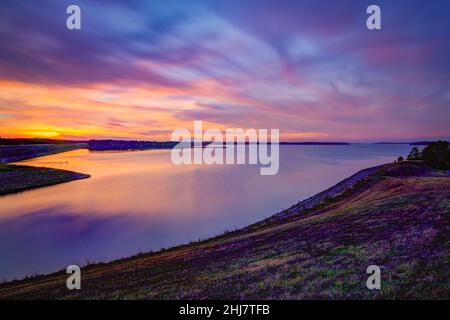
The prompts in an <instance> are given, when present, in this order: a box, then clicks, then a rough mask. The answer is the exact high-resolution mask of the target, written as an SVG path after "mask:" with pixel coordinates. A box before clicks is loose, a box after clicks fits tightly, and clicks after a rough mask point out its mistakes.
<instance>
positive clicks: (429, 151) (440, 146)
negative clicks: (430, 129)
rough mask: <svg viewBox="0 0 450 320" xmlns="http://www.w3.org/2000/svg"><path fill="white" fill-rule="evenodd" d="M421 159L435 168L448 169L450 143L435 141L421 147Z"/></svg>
mask: <svg viewBox="0 0 450 320" xmlns="http://www.w3.org/2000/svg"><path fill="white" fill-rule="evenodd" d="M422 156H423V160H424V162H425V163H426V164H428V165H429V166H430V167H433V168H435V169H441V170H447V169H450V145H449V143H448V142H447V141H441V140H439V141H436V142H433V143H431V144H429V145H428V146H426V147H425V149H423V152H422Z"/></svg>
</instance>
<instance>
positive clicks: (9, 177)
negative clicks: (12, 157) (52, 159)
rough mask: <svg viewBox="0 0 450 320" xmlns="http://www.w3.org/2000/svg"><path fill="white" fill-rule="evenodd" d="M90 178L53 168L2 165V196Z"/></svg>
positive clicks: (0, 190)
mask: <svg viewBox="0 0 450 320" xmlns="http://www.w3.org/2000/svg"><path fill="white" fill-rule="evenodd" d="M84 178H89V175H86V174H82V173H77V172H72V171H67V170H60V169H51V168H37V167H30V166H19V165H10V164H0V195H5V194H10V193H15V192H20V191H25V190H29V189H34V188H39V187H44V186H50V185H54V184H58V183H62V182H67V181H72V180H77V179H84Z"/></svg>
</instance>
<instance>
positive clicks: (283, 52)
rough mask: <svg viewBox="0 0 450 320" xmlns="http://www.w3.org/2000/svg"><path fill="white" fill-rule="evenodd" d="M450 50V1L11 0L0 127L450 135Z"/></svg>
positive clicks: (5, 12) (3, 23)
mask: <svg viewBox="0 0 450 320" xmlns="http://www.w3.org/2000/svg"><path fill="white" fill-rule="evenodd" d="M70 4H76V5H78V6H79V7H80V8H81V30H68V29H67V27H66V19H67V17H68V15H67V14H66V8H67V6H68V5H70ZM370 4H377V5H378V6H380V8H381V26H382V29H381V30H368V29H367V27H366V19H367V17H368V16H369V15H368V14H367V13H366V8H367V7H368V6H369V5H370ZM449 57H450V2H449V1H446V0H436V1H415V0H410V1H392V0H391V1H379V0H371V1H365V0H355V1H331V0H329V1H322V0H314V1H301V0H298V1H289V0H282V1H280V0H273V1H264V0H245V1H244V0H225V1H215V0H208V1H206V0H205V1H190V0H183V1H171V0H164V1H162V0H160V1H151V0H150V1H149V0H145V1H144V0H142V1H123V0H122V1H111V0H108V1H104V0H96V1H93V0H92V1H80V0H71V1H65V0H58V1H48V0H40V1H24V0H3V1H1V2H0V135H1V136H2V137H44V138H64V139H79V140H84V139H103V138H114V139H137V140H170V135H171V133H172V131H173V130H174V129H177V128H187V129H189V130H193V121H194V120H202V121H203V123H204V127H205V129H206V128H218V129H221V130H224V129H225V128H256V129H259V128H266V129H279V130H280V135H281V137H280V139H281V140H284V141H411V140H412V141H415V140H424V139H426V140H429V139H438V138H444V139H448V138H449V137H450V125H449V123H450V110H449V107H450V58H449Z"/></svg>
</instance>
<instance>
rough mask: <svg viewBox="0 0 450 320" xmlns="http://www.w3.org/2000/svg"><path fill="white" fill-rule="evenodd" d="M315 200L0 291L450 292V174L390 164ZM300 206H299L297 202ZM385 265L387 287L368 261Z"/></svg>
mask: <svg viewBox="0 0 450 320" xmlns="http://www.w3.org/2000/svg"><path fill="white" fill-rule="evenodd" d="M330 194H331V195H330V196H327V197H326V198H324V199H322V201H320V202H318V203H315V204H314V206H312V207H305V206H302V205H297V206H293V207H292V208H290V209H288V211H286V212H283V213H280V214H278V215H276V216H274V217H273V218H271V219H267V220H265V221H262V222H260V223H258V224H255V225H252V226H249V227H247V228H244V229H241V230H238V231H236V232H232V233H228V234H225V235H223V236H220V237H216V238H214V239H209V240H207V241H203V242H199V243H193V244H189V245H185V246H180V247H176V248H173V249H170V250H165V251H161V252H157V253H148V254H143V255H139V256H136V257H132V258H129V259H123V260H119V261H115V262H112V263H108V264H99V265H92V266H88V267H86V268H83V271H82V272H83V274H82V289H81V290H79V291H69V290H67V289H66V287H65V279H66V276H67V275H66V274H64V273H63V272H59V273H55V274H52V275H49V276H42V277H38V278H32V279H27V280H24V281H19V282H12V283H6V284H3V285H1V286H0V298H52V299H53V298H58V299H60V298H61V299H74V298H75V299H79V298H82V299H93V298H100V299H105V298H108V299H130V298H138V299H169V298H171V299H193V298H195V299H204V298H210V299H211V298H219V299H221V298H231V299H255V298H256V299H261V298H262V299H305V298H308V299H310V298H321V299H322V298H326V299H328V298H331V299H349V298H354V299H372V298H381V299H393V298H397V299H399V298H400V299H412V298H426V299H429V298H437V299H442V298H445V299H450V286H449V284H450V276H449V273H448V270H449V267H450V241H449V228H450V224H449V218H450V177H449V175H448V173H446V172H440V171H435V170H432V169H429V168H427V167H425V166H424V165H422V164H420V163H412V162H406V163H401V164H388V165H385V166H382V167H380V168H377V169H376V170H374V172H373V173H371V174H370V175H368V176H364V177H362V178H361V179H360V180H358V181H356V182H355V183H354V184H352V185H350V186H348V188H346V189H345V190H341V191H340V192H335V193H330ZM296 208H297V209H298V210H299V211H298V212H295V209H296ZM372 264H375V265H379V266H380V267H381V272H382V273H381V281H382V283H381V290H373V291H371V290H368V289H367V288H366V279H367V277H368V275H367V274H366V268H367V267H368V266H369V265H372Z"/></svg>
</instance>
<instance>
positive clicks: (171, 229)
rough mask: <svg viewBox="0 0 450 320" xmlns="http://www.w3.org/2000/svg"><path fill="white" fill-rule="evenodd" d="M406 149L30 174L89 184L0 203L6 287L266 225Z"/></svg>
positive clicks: (70, 164) (147, 158)
mask: <svg viewBox="0 0 450 320" xmlns="http://www.w3.org/2000/svg"><path fill="white" fill-rule="evenodd" d="M409 149H410V147H409V146H407V145H363V144H362V145H351V146H282V147H281V148H280V171H279V173H278V174H277V175H275V176H261V175H260V174H259V167H258V166H255V165H252V166H251V165H245V166H242V165H214V166H207V165H181V166H176V165H173V164H172V162H171V161H170V151H169V150H152V151H140V152H124V153H90V152H89V151H87V150H76V151H71V152H66V153H62V154H56V155H51V156H46V157H41V158H37V159H32V160H29V161H24V162H22V163H23V164H28V165H35V166H53V167H56V168H59V167H61V168H63V169H68V170H73V171H78V172H83V173H88V174H90V175H91V178H90V179H86V180H79V181H73V182H69V183H65V184H60V185H56V186H51V187H46V188H41V189H36V190H31V191H27V192H23V193H19V194H14V195H8V196H4V197H1V198H0V208H1V213H0V256H1V261H0V279H12V278H16V277H19V278H20V277H23V276H25V275H28V274H32V273H47V272H51V271H55V270H58V269H61V268H63V267H65V266H67V265H68V264H71V263H77V264H84V263H86V262H87V261H91V262H92V261H104V260H111V259H114V258H119V257H124V256H129V255H131V254H135V253H137V252H139V251H148V250H156V249H160V248H162V247H168V246H173V245H176V244H181V243H184V242H187V241H190V240H196V239H198V238H204V237H208V236H211V235H215V234H218V233H221V232H223V231H224V230H225V229H231V228H234V227H241V226H244V225H247V224H249V223H252V222H255V221H258V220H261V219H262V218H265V217H267V216H269V215H271V214H274V213H276V212H278V211H280V210H282V209H284V208H287V207H289V206H290V205H291V204H293V203H295V202H297V201H298V200H301V199H303V198H306V197H308V196H310V195H313V194H315V193H317V192H319V191H322V190H323V189H325V188H328V187H330V186H331V185H333V184H335V183H336V182H338V181H340V180H342V179H343V178H346V177H347V176H349V175H351V174H353V173H354V172H356V171H357V170H360V169H363V168H365V167H368V166H373V165H377V164H381V163H385V162H390V161H392V160H393V159H395V158H396V157H397V156H399V155H403V156H404V155H405V154H406V153H407V152H408V151H409Z"/></svg>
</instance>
